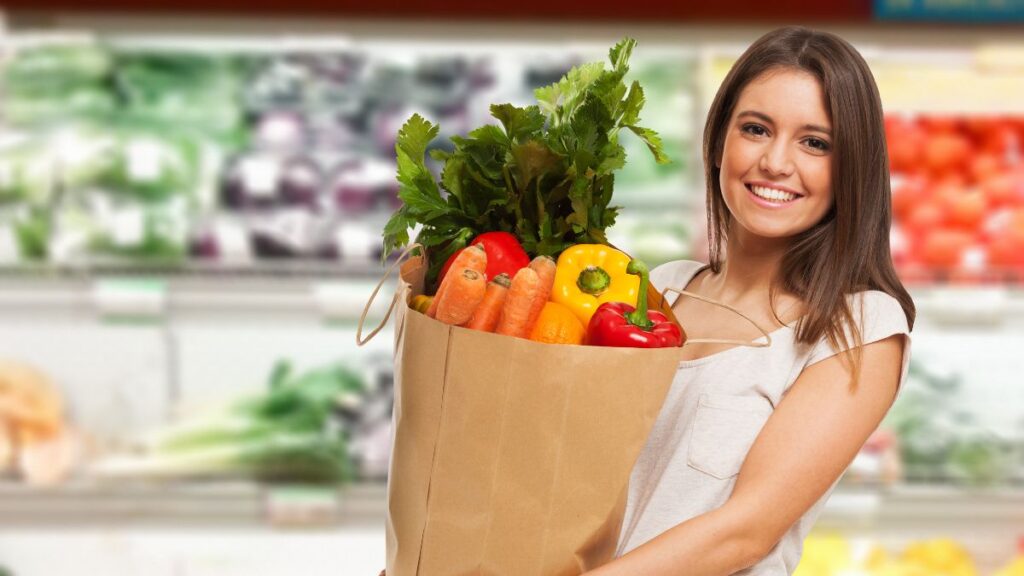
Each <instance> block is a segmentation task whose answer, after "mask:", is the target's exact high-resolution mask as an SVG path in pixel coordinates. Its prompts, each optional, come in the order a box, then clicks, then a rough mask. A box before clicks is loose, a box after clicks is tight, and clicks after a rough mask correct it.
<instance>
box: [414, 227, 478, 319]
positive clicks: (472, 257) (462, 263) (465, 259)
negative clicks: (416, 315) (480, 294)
mask: <svg viewBox="0 0 1024 576" xmlns="http://www.w3.org/2000/svg"><path fill="white" fill-rule="evenodd" d="M463 268H469V269H470V270H475V271H477V272H479V273H480V275H481V276H484V282H486V281H487V276H486V275H485V273H486V270H487V252H485V251H484V247H483V246H480V245H479V244H474V245H473V246H470V247H468V248H466V249H465V250H463V251H462V252H459V255H458V256H456V257H455V260H452V265H451V267H450V268H449V269H448V274H445V275H444V278H442V279H441V285H440V286H438V287H437V293H435V294H434V301H433V302H431V303H430V307H429V308H427V316H429V317H431V318H436V317H437V306H438V304H439V303H440V302H439V301H440V299H441V294H443V293H444V291H445V290H446V289H447V286H448V283H449V277H450V276H452V274H451V272H452V271H453V270H454V271H456V272H458V271H459V270H462V269H463Z"/></svg>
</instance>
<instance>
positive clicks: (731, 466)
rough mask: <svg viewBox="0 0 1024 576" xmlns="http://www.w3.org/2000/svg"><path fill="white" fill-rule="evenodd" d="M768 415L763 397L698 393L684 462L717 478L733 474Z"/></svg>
mask: <svg viewBox="0 0 1024 576" xmlns="http://www.w3.org/2000/svg"><path fill="white" fill-rule="evenodd" d="M771 414H772V404H771V402H770V401H769V400H768V399H767V398H765V397H763V396H735V395H730V394H709V393H705V394H701V395H700V399H699V400H698V404H697V412H696V415H695V417H694V420H693V430H692V431H691V433H690V446H689V453H688V455H687V464H689V465H690V467H691V468H695V469H697V470H700V471H701V472H704V473H705V474H709V475H711V476H714V477H715V478H718V479H720V480H725V479H727V478H731V477H733V476H735V475H736V474H738V473H739V471H740V467H741V466H742V465H743V461H744V460H745V459H746V457H747V452H749V451H750V447H751V446H753V445H754V440H756V439H757V435H758V433H760V432H761V428H763V427H764V424H765V422H767V421H768V417H769V416H771Z"/></svg>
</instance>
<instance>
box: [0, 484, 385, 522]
mask: <svg viewBox="0 0 1024 576" xmlns="http://www.w3.org/2000/svg"><path fill="white" fill-rule="evenodd" d="M385 496H386V488H385V486H384V485H383V484H372V483H362V484H355V485H351V486H346V487H341V488H331V487H296V486H291V487H290V486H280V487H270V486H261V485H258V484H254V483H250V482H243V481H238V482H226V481H217V482H212V481H211V482H202V483H198V482H197V483H168V484H152V483H139V484H133V483H128V484H120V483H119V484H116V485H113V484H92V483H86V482H82V483H71V484H68V485H64V486H60V487H55V488H47V489H40V488H32V487H29V486H25V485H23V484H20V483H16V482H0V529H8V528H15V527H41V526H68V525H77V526H82V525H102V526H105V527H114V526H117V527H121V526H146V527H152V526H178V525H183V526H190V527H202V526H262V525H267V526H274V525H286V524H287V525H303V524H310V525H316V526H344V525H376V524H383V518H384V510H385V505H386V504H385V502H386V500H385Z"/></svg>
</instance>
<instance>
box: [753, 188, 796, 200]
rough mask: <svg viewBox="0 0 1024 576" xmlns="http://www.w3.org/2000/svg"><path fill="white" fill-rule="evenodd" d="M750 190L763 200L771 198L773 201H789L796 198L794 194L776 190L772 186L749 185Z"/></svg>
mask: <svg viewBox="0 0 1024 576" xmlns="http://www.w3.org/2000/svg"><path fill="white" fill-rule="evenodd" d="M750 189H751V191H753V192H754V194H755V195H757V196H758V197H759V198H764V199H765V200H771V201H773V202H789V201H790V200H795V199H796V198H797V195H796V194H791V193H789V192H783V191H782V190H776V189H774V188H765V187H764V186H751V187H750Z"/></svg>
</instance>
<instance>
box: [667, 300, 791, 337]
mask: <svg viewBox="0 0 1024 576" xmlns="http://www.w3.org/2000/svg"><path fill="white" fill-rule="evenodd" d="M669 290H671V291H672V292H676V293H678V294H680V295H682V296H689V297H690V298H696V299H697V300H701V301H703V302H707V303H708V304H711V305H712V306H718V307H719V308H725V309H727V310H731V311H732V312H735V313H736V314H739V315H740V316H742V317H743V319H744V320H746V321H747V322H750V323H751V324H752V325H753V326H754V328H757V331H758V332H760V333H761V334H763V335H764V337H765V339H766V340H767V342H752V341H748V340H729V339H722V338H694V339H693V340H687V341H686V342H683V346H686V345H687V344H738V345H740V346H751V347H753V348H767V347H768V346H771V345H772V337H771V334H769V333H768V332H765V330H764V329H763V328H761V327H760V326H758V324H757V322H754V321H753V320H751V319H750V317H749V316H747V315H746V314H744V313H743V312H740V311H739V310H737V309H735V308H733V307H732V306H729V305H728V304H723V303H721V302H717V301H715V300H712V299H711V298H707V297H705V296H701V295H700V294H694V293H693V292H687V291H686V290H676V289H675V288H665V289H664V290H662V291H661V299H662V300H665V292H667V291H669Z"/></svg>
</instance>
